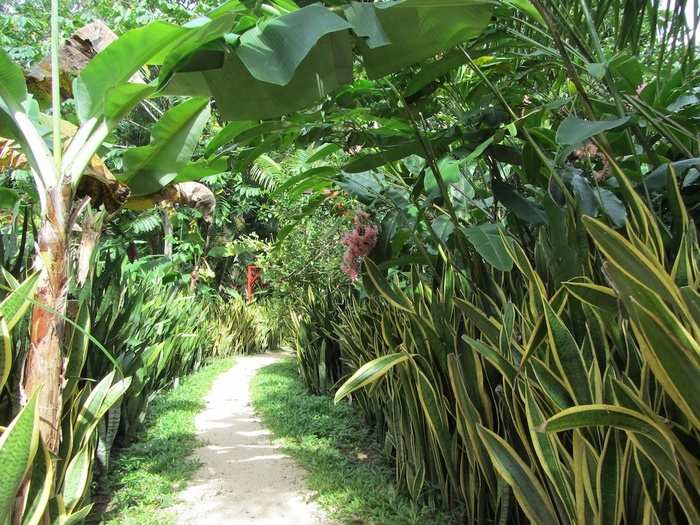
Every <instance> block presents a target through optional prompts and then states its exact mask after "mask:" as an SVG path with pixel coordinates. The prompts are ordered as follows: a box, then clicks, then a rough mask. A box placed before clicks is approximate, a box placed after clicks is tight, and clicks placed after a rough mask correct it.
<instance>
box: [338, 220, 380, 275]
mask: <svg viewBox="0 0 700 525" xmlns="http://www.w3.org/2000/svg"><path fill="white" fill-rule="evenodd" d="M353 224H354V226H355V227H354V228H353V230H352V231H351V232H350V233H348V234H347V235H345V236H344V237H343V240H342V243H343V244H344V245H345V246H346V247H347V249H346V250H345V255H344V256H343V264H342V265H341V266H340V269H341V270H342V272H343V273H344V274H345V275H347V276H348V278H349V279H350V280H351V281H355V280H357V278H358V277H359V275H360V265H361V264H362V258H363V257H366V256H367V255H368V254H369V252H371V251H372V248H374V246H375V245H376V244H377V233H378V232H377V228H376V227H375V226H374V225H373V224H372V223H371V222H370V219H369V215H367V213H366V212H364V211H362V210H359V211H357V213H355V218H354V219H353Z"/></svg>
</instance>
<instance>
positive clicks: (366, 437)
mask: <svg viewBox="0 0 700 525" xmlns="http://www.w3.org/2000/svg"><path fill="white" fill-rule="evenodd" d="M251 395H252V402H253V406H254V407H255V409H256V411H258V412H259V413H260V415H261V417H262V419H263V421H264V423H265V425H266V426H267V427H268V428H269V429H270V430H271V431H272V433H273V434H274V436H275V438H277V439H278V441H279V443H280V444H281V445H282V447H283V449H284V451H285V452H286V453H287V454H289V455H290V456H291V457H293V458H294V459H296V461H297V462H298V463H299V464H300V465H301V466H303V467H304V468H306V469H307V470H308V472H309V475H308V486H309V488H310V489H312V490H314V491H316V492H317V493H318V494H319V495H318V502H319V503H320V505H321V506H322V507H324V508H325V509H326V510H328V511H330V513H331V515H332V517H333V518H335V519H338V520H339V521H341V522H343V523H353V524H382V525H409V524H421V525H428V524H440V525H442V524H448V523H453V522H455V521H456V517H455V516H454V515H453V516H448V515H446V514H443V513H437V512H435V511H434V510H433V509H431V508H430V507H428V506H421V505H417V504H414V503H412V502H411V500H410V499H409V498H408V497H407V496H405V495H404V494H402V493H399V492H398V491H397V489H396V488H395V486H394V484H393V483H392V481H393V470H392V469H391V467H390V466H389V465H388V463H387V462H386V461H385V460H384V459H383V455H382V453H381V452H380V451H379V450H378V449H377V446H376V444H375V441H374V440H373V438H372V436H371V435H370V434H369V431H368V430H367V427H366V425H364V424H363V422H362V421H361V420H360V418H359V417H358V416H357V415H356V414H355V413H354V411H353V410H352V408H351V407H350V406H349V405H347V404H345V403H343V404H340V405H337V406H336V405H334V404H333V401H332V399H330V398H329V397H327V396H315V395H311V394H309V393H308V392H307V391H306V390H305V388H304V387H303V385H302V383H301V381H300V379H299V376H298V374H297V371H296V368H295V365H294V363H293V362H292V361H284V362H281V363H276V364H274V365H271V366H268V367H266V368H263V369H262V370H261V371H260V372H259V373H258V375H257V376H256V377H255V378H254V380H253V383H252V391H251Z"/></svg>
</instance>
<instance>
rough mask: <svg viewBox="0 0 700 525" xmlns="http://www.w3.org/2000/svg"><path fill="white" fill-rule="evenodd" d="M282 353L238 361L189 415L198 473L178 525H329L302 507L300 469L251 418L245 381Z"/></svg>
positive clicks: (308, 505)
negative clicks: (196, 440) (196, 442)
mask: <svg viewBox="0 0 700 525" xmlns="http://www.w3.org/2000/svg"><path fill="white" fill-rule="evenodd" d="M282 357H283V354H262V355H256V356H248V357H240V358H238V359H237V360H236V364H235V365H234V367H233V368H231V370H229V371H228V372H225V373H224V374H222V375H221V376H220V377H219V378H217V380H216V382H215V383H214V386H213V387H212V389H211V391H210V392H209V394H208V395H207V397H206V405H207V408H206V409H205V410H204V411H203V412H202V413H201V414H199V415H198V416H197V419H196V420H195V424H196V427H197V434H198V436H199V437H200V438H201V439H202V440H203V441H204V442H205V443H206V444H207V445H206V446H204V447H202V448H200V449H197V451H196V452H195V457H196V458H197V459H198V460H200V461H201V462H202V466H201V467H200V469H199V470H198V471H197V472H196V473H195V475H194V477H193V479H192V481H191V482H190V484H189V486H188V487H187V489H186V490H185V491H184V492H182V493H181V494H180V503H179V504H178V506H177V508H176V509H175V512H176V516H177V522H178V523H180V524H182V525H228V524H231V525H248V524H255V525H332V522H331V521H330V520H328V519H327V518H326V517H325V516H324V515H323V513H322V512H321V511H320V509H319V508H318V507H317V506H316V505H315V504H314V503H313V502H312V501H310V496H311V495H310V494H309V492H308V491H307V490H306V489H305V486H304V475H305V474H304V470H303V469H301V467H299V466H298V465H297V464H296V463H294V461H293V460H292V459H290V458H289V457H287V456H285V455H284V454H283V453H282V452H281V451H280V450H279V448H278V447H277V446H276V445H274V444H273V443H272V442H271V440H270V438H271V436H270V432H269V431H268V430H266V429H265V428H264V427H263V426H262V423H261V422H260V419H259V418H258V417H257V415H256V414H255V413H254V412H253V408H252V407H251V404H250V393H249V387H250V381H251V379H252V378H253V376H255V374H256V372H257V371H258V370H259V369H260V368H262V367H265V366H267V365H270V364H272V363H274V362H276V361H278V360H280V359H282Z"/></svg>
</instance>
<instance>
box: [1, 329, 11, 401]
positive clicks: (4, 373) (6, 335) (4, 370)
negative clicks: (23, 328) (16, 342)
mask: <svg viewBox="0 0 700 525" xmlns="http://www.w3.org/2000/svg"><path fill="white" fill-rule="evenodd" d="M0 335H2V348H0V391H2V389H3V387H4V386H5V383H7V378H8V377H10V371H11V370H12V337H11V336H10V330H9V329H8V328H7V322H6V321H5V318H4V317H0Z"/></svg>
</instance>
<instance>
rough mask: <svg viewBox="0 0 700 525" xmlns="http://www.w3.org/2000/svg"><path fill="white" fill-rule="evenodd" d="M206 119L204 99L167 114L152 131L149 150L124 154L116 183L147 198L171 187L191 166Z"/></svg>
mask: <svg viewBox="0 0 700 525" xmlns="http://www.w3.org/2000/svg"><path fill="white" fill-rule="evenodd" d="M209 115H210V110H209V101H208V100H207V99H205V98H192V99H189V100H186V101H185V102H181V103H179V104H178V105H176V106H174V107H173V108H171V109H170V110H168V111H167V112H166V113H165V115H163V117H162V118H161V119H160V120H159V121H158V122H157V123H156V125H155V126H154V127H153V131H152V133H151V143H150V144H149V145H148V146H141V147H137V148H130V149H128V150H127V151H126V152H125V153H124V173H122V174H120V175H119V177H118V178H119V180H121V181H122V182H124V183H126V184H128V186H129V188H130V189H131V192H132V194H133V195H134V196H141V195H150V194H152V193H155V192H157V191H159V190H160V189H161V188H164V187H165V186H167V185H168V184H170V183H171V182H172V181H173V180H174V179H175V178H176V177H177V176H178V173H179V172H180V171H181V170H183V169H184V168H185V167H186V166H187V164H188V163H189V162H190V159H191V158H192V153H193V152H194V149H195V147H196V146H197V144H198V142H199V138H200V137H201V135H202V132H203V131H204V126H205V125H206V123H207V121H208V120H209Z"/></svg>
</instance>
